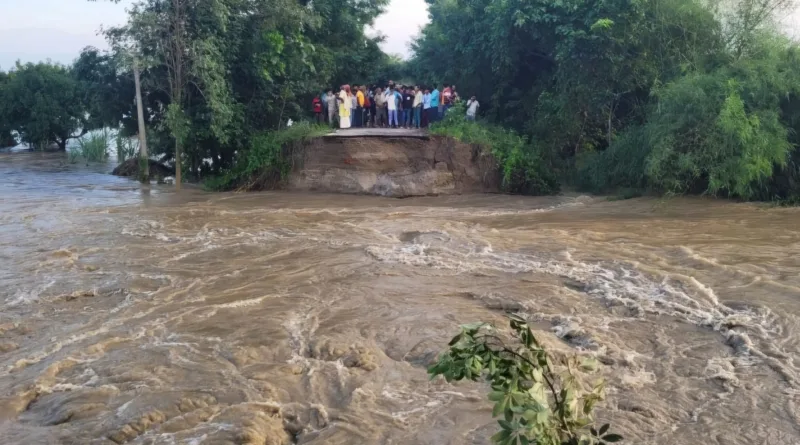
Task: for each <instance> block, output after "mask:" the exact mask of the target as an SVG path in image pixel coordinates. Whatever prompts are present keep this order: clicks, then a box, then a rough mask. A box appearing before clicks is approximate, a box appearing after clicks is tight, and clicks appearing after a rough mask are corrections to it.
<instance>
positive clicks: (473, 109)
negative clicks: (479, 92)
mask: <svg viewBox="0 0 800 445" xmlns="http://www.w3.org/2000/svg"><path fill="white" fill-rule="evenodd" d="M480 106H481V104H479V103H478V99H476V98H475V96H472V97H471V98H470V99H469V101H467V120H468V121H474V120H475V116H477V115H478V108H479V107H480Z"/></svg>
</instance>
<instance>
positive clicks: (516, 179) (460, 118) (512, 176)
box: [430, 105, 559, 195]
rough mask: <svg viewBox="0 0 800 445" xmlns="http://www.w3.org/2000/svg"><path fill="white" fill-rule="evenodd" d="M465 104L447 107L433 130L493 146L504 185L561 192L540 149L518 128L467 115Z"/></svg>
mask: <svg viewBox="0 0 800 445" xmlns="http://www.w3.org/2000/svg"><path fill="white" fill-rule="evenodd" d="M465 112H466V110H465V109H464V106H463V105H457V106H455V107H453V108H451V109H450V111H448V113H447V116H446V117H445V119H444V120H443V121H441V122H439V123H436V124H434V125H432V126H431V129H430V132H431V133H432V134H436V135H440V136H448V137H451V138H453V139H456V140H458V141H461V142H464V143H467V144H475V145H478V146H481V147H483V148H484V149H488V150H490V152H491V154H492V156H494V158H495V160H496V161H497V164H498V168H499V169H500V172H501V174H502V178H503V183H502V189H503V190H504V191H506V192H508V193H518V194H523V195H549V194H554V193H558V191H559V184H558V181H557V180H556V178H555V174H554V173H553V172H552V169H550V168H549V167H548V165H547V162H546V161H545V159H544V157H543V156H542V154H541V152H539V151H538V150H537V149H536V148H535V147H533V146H532V145H530V144H529V143H528V141H527V140H526V139H525V138H524V137H522V136H520V135H519V134H518V133H517V132H515V131H513V130H509V129H505V128H502V127H499V126H495V125H489V124H486V123H483V122H470V121H467V120H466V118H465Z"/></svg>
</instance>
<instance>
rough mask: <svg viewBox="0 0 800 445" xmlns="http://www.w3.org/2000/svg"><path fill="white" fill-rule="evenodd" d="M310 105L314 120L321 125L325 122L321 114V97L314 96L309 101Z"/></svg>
mask: <svg viewBox="0 0 800 445" xmlns="http://www.w3.org/2000/svg"><path fill="white" fill-rule="evenodd" d="M311 106H312V108H313V109H314V122H316V123H318V124H320V125H322V124H324V123H325V118H324V117H323V115H322V98H320V96H315V97H314V100H312V101H311Z"/></svg>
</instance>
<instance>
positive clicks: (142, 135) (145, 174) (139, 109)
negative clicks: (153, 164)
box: [133, 59, 150, 184]
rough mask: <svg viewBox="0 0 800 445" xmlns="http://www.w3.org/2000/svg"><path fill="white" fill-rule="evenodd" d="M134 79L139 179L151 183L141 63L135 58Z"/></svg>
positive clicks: (144, 182)
mask: <svg viewBox="0 0 800 445" xmlns="http://www.w3.org/2000/svg"><path fill="white" fill-rule="evenodd" d="M133 81H134V84H135V85H136V115H137V118H138V121H139V180H140V181H142V183H143V184H149V183H150V157H149V156H148V155H147V133H146V132H145V128H144V105H143V104H142V85H141V82H140V80H139V63H138V62H137V61H136V59H134V60H133Z"/></svg>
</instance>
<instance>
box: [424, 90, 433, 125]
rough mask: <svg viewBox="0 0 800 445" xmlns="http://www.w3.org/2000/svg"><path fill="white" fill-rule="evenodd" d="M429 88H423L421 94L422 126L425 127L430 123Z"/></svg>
mask: <svg viewBox="0 0 800 445" xmlns="http://www.w3.org/2000/svg"><path fill="white" fill-rule="evenodd" d="M430 111H431V90H429V89H428V88H425V94H423V95H422V128H427V127H428V125H430V124H431V116H430V114H431V113H430Z"/></svg>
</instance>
